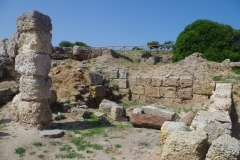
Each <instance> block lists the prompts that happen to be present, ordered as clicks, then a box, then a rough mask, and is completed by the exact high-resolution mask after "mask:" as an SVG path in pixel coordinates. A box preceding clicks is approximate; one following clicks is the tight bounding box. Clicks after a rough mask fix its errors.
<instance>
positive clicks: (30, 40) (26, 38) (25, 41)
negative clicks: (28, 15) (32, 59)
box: [17, 31, 52, 54]
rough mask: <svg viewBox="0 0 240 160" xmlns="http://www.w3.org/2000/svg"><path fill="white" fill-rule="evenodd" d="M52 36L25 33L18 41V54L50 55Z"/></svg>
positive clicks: (39, 32) (41, 32)
mask: <svg viewBox="0 0 240 160" xmlns="http://www.w3.org/2000/svg"><path fill="white" fill-rule="evenodd" d="M51 41H52V34H51V33H48V32H45V31H27V32H23V33H21V34H20V37H19V39H18V42H17V44H18V47H19V50H18V52H19V53H32V52H35V53H43V54H50V53H52V43H51Z"/></svg>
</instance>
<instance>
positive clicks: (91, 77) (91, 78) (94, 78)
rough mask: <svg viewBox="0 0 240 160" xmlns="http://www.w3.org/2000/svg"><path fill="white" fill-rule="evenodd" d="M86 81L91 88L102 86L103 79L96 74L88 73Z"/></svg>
mask: <svg viewBox="0 0 240 160" xmlns="http://www.w3.org/2000/svg"><path fill="white" fill-rule="evenodd" d="M86 79H87V81H88V83H89V84H90V85H91V86H92V85H99V84H103V78H102V76H101V75H100V74H99V73H98V72H90V73H88V74H87V76H86Z"/></svg>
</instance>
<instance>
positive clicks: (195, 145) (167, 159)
mask: <svg viewBox="0 0 240 160" xmlns="http://www.w3.org/2000/svg"><path fill="white" fill-rule="evenodd" d="M207 138H208V135H207V133H206V132H204V131H192V132H186V131H173V132H172V133H171V134H169V135H168V136H167V139H166V141H165V143H164V145H163V150H162V155H161V159H162V160H175V159H184V160H203V159H204V156H205V154H206V151H207Z"/></svg>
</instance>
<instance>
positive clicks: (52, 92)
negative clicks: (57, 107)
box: [50, 88, 57, 105]
mask: <svg viewBox="0 0 240 160" xmlns="http://www.w3.org/2000/svg"><path fill="white" fill-rule="evenodd" d="M50 93H51V98H50V105H52V104H53V103H55V102H56V101H57V92H56V90H54V89H53V88H50Z"/></svg>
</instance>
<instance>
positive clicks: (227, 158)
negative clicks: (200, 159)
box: [206, 134, 240, 160]
mask: <svg viewBox="0 0 240 160" xmlns="http://www.w3.org/2000/svg"><path fill="white" fill-rule="evenodd" d="M239 153H240V143H239V141H238V140H237V139H235V138H232V137H231V136H230V135H226V134H225V135H222V136H220V137H218V138H217V139H216V140H214V141H213V142H212V145H211V147H210V148H209V150H208V153H207V156H206V160H215V159H217V160H237V157H238V156H239Z"/></svg>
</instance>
